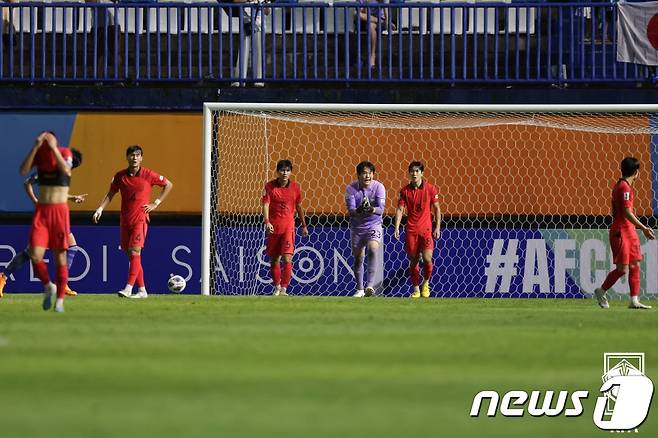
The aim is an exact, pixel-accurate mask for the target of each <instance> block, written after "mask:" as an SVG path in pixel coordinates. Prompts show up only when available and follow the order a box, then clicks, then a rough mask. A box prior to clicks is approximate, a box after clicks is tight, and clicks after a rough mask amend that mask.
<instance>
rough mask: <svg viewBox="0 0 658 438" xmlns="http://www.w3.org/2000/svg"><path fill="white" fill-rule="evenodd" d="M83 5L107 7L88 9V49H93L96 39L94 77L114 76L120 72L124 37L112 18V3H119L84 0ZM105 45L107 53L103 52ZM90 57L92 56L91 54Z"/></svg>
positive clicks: (112, 0) (109, 0)
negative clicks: (89, 16) (89, 14)
mask: <svg viewBox="0 0 658 438" xmlns="http://www.w3.org/2000/svg"><path fill="white" fill-rule="evenodd" d="M85 3H92V4H104V5H107V7H104V8H90V9H91V29H90V31H89V38H90V40H89V41H90V42H91V44H90V45H89V47H91V50H93V48H94V44H93V42H94V37H95V38H96V57H97V58H96V59H97V63H96V69H95V71H94V75H99V76H101V77H103V76H116V75H117V74H118V73H119V71H121V64H122V52H123V38H124V36H123V33H122V32H121V26H120V25H119V23H117V20H116V17H115V16H114V12H115V10H114V8H113V7H112V6H113V3H119V1H118V0H85ZM116 34H118V35H116ZM115 38H116V40H117V41H118V46H117V45H116V44H115ZM106 44H107V51H106V50H105V45H106ZM115 52H116V56H115ZM91 56H93V52H92V55H91ZM92 62H93V61H92ZM106 64H107V65H106ZM115 65H116V66H117V69H116V70H115V69H114V67H115ZM113 73H114V74H113Z"/></svg>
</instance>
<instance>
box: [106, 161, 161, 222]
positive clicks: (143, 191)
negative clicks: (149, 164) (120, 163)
mask: <svg viewBox="0 0 658 438" xmlns="http://www.w3.org/2000/svg"><path fill="white" fill-rule="evenodd" d="M166 185H167V178H165V177H164V176H162V175H160V174H158V173H157V172H154V171H152V170H150V169H147V168H145V167H141V168H140V169H139V170H138V171H137V173H136V174H135V175H132V176H131V175H129V174H128V169H124V170H120V171H119V172H117V173H116V174H115V175H114V178H112V183H111V184H110V192H112V193H116V192H119V191H120V192H121V224H122V225H134V224H139V223H144V222H148V221H149V215H148V214H147V213H146V212H145V211H144V205H146V204H148V203H149V202H150V200H151V187H153V186H160V187H164V186H166Z"/></svg>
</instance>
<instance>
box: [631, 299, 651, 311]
mask: <svg viewBox="0 0 658 438" xmlns="http://www.w3.org/2000/svg"><path fill="white" fill-rule="evenodd" d="M628 308H629V309H645V310H646V309H651V306H648V305H646V304H642V303H640V302H639V301H635V302H633V301H631V304H630V305H629V306H628Z"/></svg>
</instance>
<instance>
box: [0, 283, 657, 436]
mask: <svg viewBox="0 0 658 438" xmlns="http://www.w3.org/2000/svg"><path fill="white" fill-rule="evenodd" d="M40 303H41V301H40V297H39V296H36V295H16V294H8V295H6V296H5V298H3V299H2V300H0V327H1V330H0V433H1V435H2V436H3V437H7V438H14V437H49V438H50V437H67V438H76V437H85V438H87V437H94V438H102V437H156V438H164V437H204V438H207V437H231V438H234V437H251V436H254V437H300V438H301V437H304V438H307V437H332V438H343V437H348V436H349V437H363V438H368V437H377V438H381V437H485V436H486V437H528V436H531V437H532V438H538V437H570V436H578V437H590V436H600V437H603V436H609V434H610V432H604V431H600V430H599V429H597V428H596V426H595V425H594V423H593V421H592V413H593V411H594V405H595V402H596V398H597V397H598V396H599V392H598V389H599V386H600V383H601V375H602V374H603V353H604V352H644V353H645V354H646V373H647V375H648V376H649V377H650V378H652V379H653V381H654V382H655V383H656V384H658V336H657V335H658V322H657V320H658V309H655V308H654V309H653V310H650V311H632V310H628V309H627V308H626V307H625V305H626V303H622V302H613V303H612V308H611V309H609V310H608V311H603V310H601V309H599V308H598V307H597V306H596V305H595V303H594V302H593V301H591V300H538V299H537V300H531V299H524V300H512V299H508V300H484V299H431V300H418V301H411V300H408V299H384V298H374V299H350V298H311V297H287V298H286V297H277V298H274V297H200V296H184V295H183V296H172V295H169V296H151V297H149V299H148V300H139V301H137V300H125V299H124V300H121V299H119V298H117V297H115V296H98V295H84V294H81V295H80V296H78V297H76V298H70V299H67V301H66V313H64V314H55V313H54V312H52V311H50V312H44V311H42V310H41V309H40ZM484 389H493V390H497V391H498V392H499V393H500V394H501V397H502V394H504V393H505V392H507V391H509V390H513V389H520V390H527V391H530V390H533V389H536V390H555V391H560V390H569V391H576V390H588V391H589V398H588V399H587V400H585V401H584V403H583V405H584V413H583V415H582V416H580V417H577V418H573V417H572V418H568V417H564V416H560V417H556V418H547V417H541V418H534V417H530V416H529V415H527V414H526V415H525V416H524V417H523V418H506V417H503V416H501V415H500V414H498V415H497V416H496V417H495V418H489V417H486V416H484V415H481V416H480V417H479V418H471V417H470V416H469V411H470V408H471V403H472V400H473V396H474V395H475V394H476V393H477V392H478V391H480V390H484ZM657 404H658V402H656V401H655V400H654V403H653V406H652V410H651V411H650V413H649V417H648V419H647V421H646V422H645V423H644V424H643V425H642V426H641V427H640V428H639V434H640V435H638V436H645V437H650V436H657V434H658V414H657V413H658V406H657Z"/></svg>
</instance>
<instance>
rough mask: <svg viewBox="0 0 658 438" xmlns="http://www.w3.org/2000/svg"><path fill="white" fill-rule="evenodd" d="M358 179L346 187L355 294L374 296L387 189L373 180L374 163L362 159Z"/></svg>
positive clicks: (358, 167)
mask: <svg viewBox="0 0 658 438" xmlns="http://www.w3.org/2000/svg"><path fill="white" fill-rule="evenodd" d="M356 173H357V175H358V180H357V181H354V182H353V183H351V184H350V185H348V186H347V191H346V194H345V203H346V205H347V211H348V213H349V218H350V239H351V247H352V255H353V256H354V279H355V280H356V292H355V293H354V296H355V297H357V298H360V297H364V296H366V297H369V296H372V295H374V293H375V287H374V280H375V278H374V277H375V273H376V270H377V253H378V249H379V246H380V245H381V243H382V236H383V230H382V215H383V214H384V207H385V205H386V189H385V188H384V185H383V184H382V183H380V182H379V181H376V180H375V179H374V177H375V165H374V164H372V163H371V162H370V161H362V162H360V163H359V164H358V165H357V166H356ZM366 255H367V261H368V265H367V266H368V268H367V270H368V279H367V282H366V287H365V288H364V287H363V285H364V279H363V277H364V272H363V260H364V258H366Z"/></svg>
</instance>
